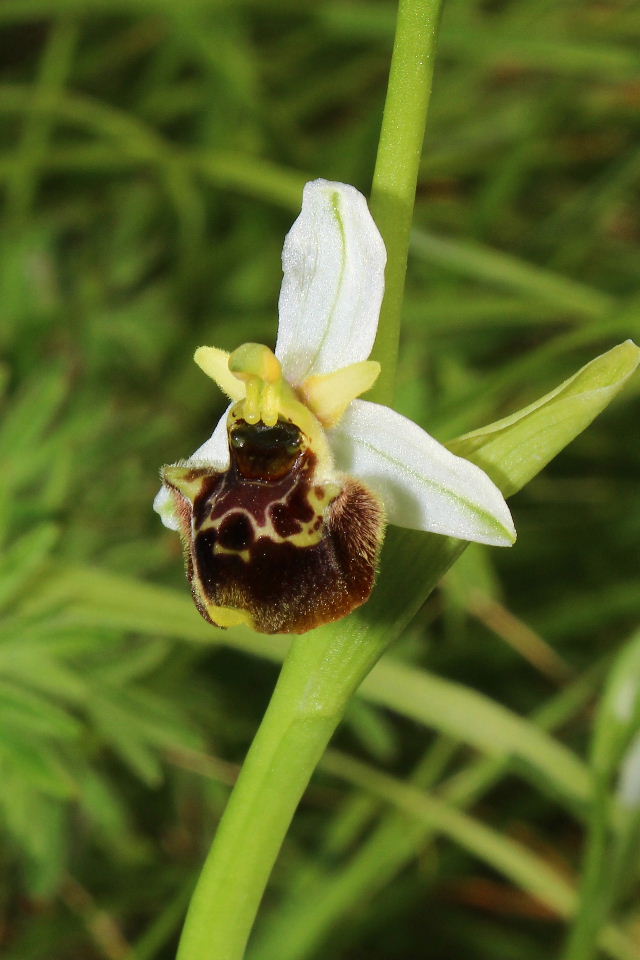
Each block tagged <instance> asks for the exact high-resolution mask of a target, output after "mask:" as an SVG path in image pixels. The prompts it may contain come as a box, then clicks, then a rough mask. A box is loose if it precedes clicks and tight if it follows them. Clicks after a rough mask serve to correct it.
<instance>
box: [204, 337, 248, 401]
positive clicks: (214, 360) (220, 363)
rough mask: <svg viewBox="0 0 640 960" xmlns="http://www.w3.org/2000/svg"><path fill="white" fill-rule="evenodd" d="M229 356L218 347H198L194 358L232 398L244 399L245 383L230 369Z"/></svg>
mask: <svg viewBox="0 0 640 960" xmlns="http://www.w3.org/2000/svg"><path fill="white" fill-rule="evenodd" d="M229 356H230V355H229V354H228V353H227V351H226V350H220V349H219V348H218V347H198V349H197V350H196V352H195V353H194V355H193V359H194V360H195V362H196V363H197V364H198V366H199V367H200V369H201V370H202V371H203V372H204V373H206V375H207V376H208V377H211V379H212V380H215V382H216V383H217V384H218V386H219V387H220V389H221V390H222V392H223V393H226V395H227V396H228V397H229V399H230V400H236V401H237V400H242V399H243V398H244V396H245V393H246V390H245V385H244V383H243V382H242V381H241V380H238V378H237V377H236V376H234V375H233V373H231V371H230V370H229Z"/></svg>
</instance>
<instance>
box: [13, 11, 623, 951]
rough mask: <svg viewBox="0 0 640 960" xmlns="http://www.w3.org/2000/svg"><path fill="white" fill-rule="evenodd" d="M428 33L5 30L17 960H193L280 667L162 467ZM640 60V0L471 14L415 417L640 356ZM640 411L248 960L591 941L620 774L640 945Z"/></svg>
mask: <svg viewBox="0 0 640 960" xmlns="http://www.w3.org/2000/svg"><path fill="white" fill-rule="evenodd" d="M394 14H395V8H394V6H393V4H390V3H387V2H378V3H347V2H346V0H340V2H324V3H313V2H303V3H295V4H294V3H288V4H287V3H278V4H276V3H275V2H268V0H256V2H246V3H245V2H239V3H233V4H231V3H225V2H220V0H217V2H214V0H190V2H184V3H182V4H169V3H167V2H165V0H114V2H111V3H109V4H107V3H103V2H99V0H83V2H82V3H80V2H73V0H55V2H54V0H4V2H3V3H2V4H1V5H0V29H1V31H2V35H3V47H4V49H5V51H6V56H4V57H3V65H2V78H1V83H0V113H1V115H2V123H1V124H0V151H1V152H0V184H1V187H2V194H3V230H2V238H1V241H0V245H1V251H0V252H1V256H0V289H1V290H2V306H1V322H0V346H1V360H0V402H1V419H0V454H1V473H0V476H1V477H2V482H1V483H0V543H1V553H0V725H1V727H2V731H1V733H2V735H1V738H0V779H1V782H2V789H1V790H0V831H1V835H2V843H1V844H0V869H1V876H2V879H1V882H0V950H1V952H2V955H3V957H5V958H7V960H45V958H46V960H50V958H55V960H85V958H87V960H94V958H108V960H125V958H126V960H152V958H157V960H169V958H171V957H172V956H173V954H174V951H175V943H176V939H177V935H178V931H179V927H180V923H181V920H182V916H183V913H184V909H185V906H186V903H187V900H188V897H189V894H190V891H191V888H192V885H193V882H194V880H195V877H196V875H197V871H198V869H199V866H200V864H201V862H202V859H203V857H204V855H205V852H206V850H207V848H208V845H209V841H210V838H211V835H212V833H213V830H214V829H215V824H216V822H217V820H218V818H219V816H220V813H221V810H222V808H223V806H224V803H225V800H226V797H227V795H228V790H229V786H230V785H231V784H232V783H233V781H234V779H235V776H236V774H237V768H238V764H239V763H240V762H241V760H242V757H243V755H244V753H245V751H246V749H247V746H248V744H249V742H250V740H251V737H252V734H253V731H254V729H255V727H256V725H257V723H258V721H259V718H260V716H261V714H262V712H263V710H264V707H265V704H266V702H267V700H268V697H269V693H270V690H271V687H272V685H273V681H274V678H275V675H276V671H275V666H274V664H273V661H277V660H278V659H279V658H280V656H281V655H282V650H283V649H284V648H283V644H282V643H281V642H280V640H278V639H277V638H261V637H257V636H251V635H249V634H244V635H243V637H242V638H241V639H238V635H236V634H235V633H234V636H233V637H232V638H231V636H230V635H228V636H225V635H224V634H220V633H217V632H215V631H213V630H212V628H210V627H208V626H207V625H206V624H205V623H204V621H201V620H200V619H199V618H198V616H197V614H196V613H195V612H194V611H193V609H192V606H191V602H190V599H189V596H188V591H187V588H186V586H185V584H184V578H183V574H182V562H181V558H180V550H179V545H178V542H177V539H176V537H175V536H174V535H172V534H171V533H170V532H169V531H166V530H164V528H162V527H161V526H160V524H159V522H158V520H157V517H156V516H155V515H154V514H152V512H151V506H150V505H151V500H152V498H153V495H154V492H155V490H156V488H157V469H158V465H159V464H161V463H163V462H170V461H172V460H175V459H178V458H180V457H182V456H184V455H185V454H187V453H189V452H190V451H191V450H193V449H195V447H197V446H198V445H199V444H200V443H201V442H202V440H203V439H204V438H205V437H206V436H208V434H209V432H210V430H211V428H212V425H213V424H214V423H215V421H216V419H217V417H218V415H219V413H220V412H221V410H222V406H223V403H222V400H221V398H220V397H219V396H217V395H216V393H215V388H213V387H212V385H211V384H210V383H209V382H208V381H207V380H206V379H205V378H204V377H203V376H202V374H201V373H200V372H199V371H198V370H197V369H196V367H195V365H194V364H193V363H192V360H191V356H192V353H193V349H194V347H195V346H196V345H198V344H200V343H215V344H216V345H218V346H221V347H224V348H227V349H229V348H233V347H235V346H236V345H237V344H238V343H240V342H242V341H244V340H258V341H263V342H266V343H271V344H272V343H273V339H274V336H275V328H276V303H277V294H278V288H279V283H280V266H279V257H280V250H281V246H282V239H283V237H284V234H285V232H286V230H287V229H288V226H289V225H290V223H291V221H292V219H293V217H294V215H295V212H296V210H297V208H298V207H299V201H300V194H301V186H302V184H303V183H304V182H305V180H307V179H311V178H313V177H316V176H324V177H327V178H334V179H339V180H344V181H348V182H351V183H354V184H355V185H356V186H358V187H359V188H361V189H362V190H364V191H367V189H368V187H369V184H370V180H371V175H372V172H373V164H374V159H375V148H376V142H377V136H378V132H379V126H380V118H381V109H382V104H383V99H384V91H385V83H386V75H387V70H388V63H389V55H390V49H391V42H392V35H393V25H394ZM639 38H640V14H639V11H638V8H637V7H634V6H633V5H632V4H628V3H624V2H620V3H611V4H608V5H602V4H596V3H593V4H585V3H582V2H574V0H569V2H567V3H565V4H562V5H559V4H556V5H551V4H543V5H540V3H533V2H532V0H517V2H515V0H514V2H512V3H484V4H482V3H480V2H479V0H449V2H448V3H447V4H446V7H445V13H444V17H443V24H442V33H441V42H440V47H439V56H438V61H437V64H436V74H435V84H434V94H433V100H432V105H431V111H430V119H429V128H428V134H427V140H426V145H425V152H424V158H423V162H422V167H421V174H420V182H419V189H418V202H417V207H416V218H415V229H414V234H413V238H412V246H411V252H410V261H409V281H408V294H407V300H406V304H405V323H404V328H403V337H402V344H401V355H400V377H399V391H398V407H399V409H400V410H401V411H402V412H403V413H405V414H407V415H408V416H411V417H412V418H413V419H415V420H417V421H418V422H419V423H421V424H422V425H423V426H425V427H426V428H427V429H429V430H430V432H432V433H434V434H435V435H436V436H437V437H438V438H440V439H442V440H450V439H451V438H453V437H454V436H456V435H457V434H460V433H463V432H466V431H470V430H474V429H475V428H478V427H480V426H481V425H482V424H484V423H487V422H489V421H492V420H496V419H498V418H500V417H504V416H507V415H508V414H509V413H511V412H512V411H514V410H517V409H519V408H520V407H522V406H524V405H526V404H528V403H530V402H532V401H533V400H535V399H536V398H537V397H539V396H540V395H541V394H543V393H545V392H546V391H547V390H550V389H551V388H552V387H554V386H555V385H556V384H557V383H558V382H559V381H561V380H563V379H565V378H566V377H568V376H569V375H570V374H572V373H573V372H574V371H575V370H576V369H577V368H578V367H579V366H580V365H581V364H582V363H584V362H586V361H587V360H588V359H589V358H590V357H592V356H593V355H595V354H596V353H600V352H602V351H603V350H605V349H606V348H608V347H610V346H611V345H613V344H614V343H615V342H618V341H620V340H623V339H625V338H626V337H629V336H631V337H634V338H635V339H636V340H637V339H639V338H640V301H639V300H638V295H637V262H638V251H637V247H638V232H637V223H636V222H635V221H634V217H633V208H634V202H637V194H638V177H639V175H640V153H639V152H638V146H637V143H638V137H637V134H638V126H639V121H638V109H637V108H638V82H637V67H638V63H637V50H636V48H637V42H638V39H639ZM639 389H640V387H639V383H638V380H637V379H636V380H635V381H634V380H632V381H630V383H629V385H628V386H627V389H626V390H625V392H624V393H623V394H622V396H621V397H620V399H618V401H617V402H616V403H615V405H614V406H613V407H612V408H611V409H609V410H607V411H606V413H605V414H604V415H603V416H602V417H601V418H600V419H598V420H597V421H596V422H595V423H594V425H593V426H591V427H590V428H589V430H588V431H587V432H586V433H585V434H584V435H582V436H581V437H580V438H579V439H578V440H577V441H576V442H575V443H574V444H573V445H572V446H571V447H570V448H569V450H568V451H566V452H565V453H563V454H562V456H561V457H560V458H559V459H558V460H557V461H555V462H554V463H552V464H551V465H550V467H549V468H547V470H546V471H545V472H544V474H542V475H541V476H540V477H539V478H537V479H536V480H534V481H533V482H532V483H531V484H530V485H529V486H528V487H527V488H526V489H525V490H524V491H523V492H522V493H520V494H518V495H517V497H515V498H514V500H513V501H512V508H513V512H514V516H515V520H516V525H517V527H518V531H519V540H518V543H517V545H516V546H515V547H514V548H513V549H512V550H509V551H499V550H493V551H490V550H487V549H484V548H481V547H477V546H473V547H471V548H469V549H468V550H467V551H466V552H465V553H464V554H463V556H462V557H461V559H460V560H459V561H458V563H457V564H456V565H455V566H454V567H453V568H452V570H451V571H450V573H449V574H448V575H447V577H446V579H445V581H444V582H443V584H442V586H441V588H440V589H439V590H438V591H437V593H436V594H435V595H433V596H432V598H431V599H430V600H429V602H428V603H427V605H426V606H425V607H424V609H423V610H422V611H421V612H420V614H419V615H418V617H417V618H416V620H415V621H414V623H413V624H412V626H411V627H410V628H409V629H408V630H407V631H406V632H405V634H404V635H403V637H402V639H401V640H400V642H399V643H398V644H397V645H396V646H395V647H394V648H393V649H392V651H391V654H390V657H389V659H388V660H387V661H383V663H382V664H381V665H380V666H379V667H378V668H376V670H375V671H374V672H373V673H372V674H371V676H370V677H369V678H368V680H367V681H366V682H365V685H364V687H363V695H362V697H360V698H358V699H357V700H356V701H355V702H354V703H353V705H352V707H351V708H350V710H349V713H348V716H347V721H346V723H345V725H344V726H343V728H342V730H341V732H340V733H339V734H338V736H337V737H336V739H335V741H334V744H333V748H332V752H331V753H330V754H328V756H327V758H326V759H325V761H324V762H323V765H322V767H321V769H320V771H319V773H318V775H317V776H316V777H315V778H314V781H313V783H312V785H311V787H310V789H309V791H308V793H307V796H306V798H305V801H304V803H303V805H302V807H301V809H300V811H299V814H298V816H297V818H296V821H295V822H294V827H293V830H292V832H291V834H290V836H289V838H288V840H287V842H286V844H285V848H284V850H283V853H282V856H281V858H280V860H279V863H278V866H277V869H276V873H275V876H274V878H273V882H272V885H271V888H270V891H269V893H268V895H267V898H266V901H265V904H264V910H263V913H262V916H261V918H260V921H259V924H258V927H257V928H256V932H255V935H254V937H253V939H252V941H251V946H250V951H249V957H250V960H318V958H320V957H326V956H331V957H336V958H344V960H358V958H360V957H362V956H367V957H370V958H373V960H415V958H416V957H417V956H420V957H425V960H450V958H451V957H455V956H464V957H465V958H469V960H502V958H504V960H513V957H514V956H517V957H518V958H522V960H528V958H531V960H536V958H539V957H540V956H541V955H542V956H545V955H549V954H550V953H553V952H557V949H558V946H559V944H560V943H561V940H562V936H563V924H564V921H563V918H565V917H566V916H568V915H569V914H570V913H571V912H572V911H573V910H574V907H575V898H576V893H575V890H576V884H577V874H578V871H579V867H580V862H581V855H582V848H583V841H584V836H585V832H584V826H583V825H584V822H585V820H586V819H588V817H589V816H592V814H589V798H590V796H591V792H592V778H591V776H590V769H589V765H590V764H591V763H593V764H595V770H596V778H595V779H596V784H597V790H596V794H597V796H598V797H600V800H602V798H603V797H604V802H603V803H600V804H599V807H598V809H600V811H601V813H602V810H603V809H604V813H603V815H602V817H601V820H602V819H603V818H604V820H605V821H606V822H609V828H608V830H609V835H608V836H607V837H606V838H605V840H606V843H605V848H606V850H607V851H608V854H607V856H609V854H610V859H608V860H607V862H608V863H613V864H614V865H615V870H614V874H615V883H614V887H615V889H614V890H613V891H612V899H613V901H614V902H613V916H612V922H611V925H610V927H609V928H607V930H606V931H605V933H604V935H603V937H602V939H601V943H602V945H603V947H604V948H605V950H606V952H607V954H608V955H610V956H614V957H619V958H623V960H632V958H636V960H637V958H638V957H640V935H639V934H638V929H639V926H640V916H639V915H638V913H637V893H638V883H637V881H638V867H639V866H640V864H639V863H638V859H639V857H638V844H637V833H638V823H637V822H636V820H635V819H634V817H633V816H632V815H631V814H630V813H629V811H628V810H622V812H620V810H619V809H616V808H615V805H614V804H613V803H612V802H611V798H612V796H613V794H614V792H615V789H616V784H617V780H618V768H619V764H620V762H621V758H622V757H623V755H624V751H625V750H626V749H627V747H628V744H629V742H630V741H631V740H632V737H633V730H634V729H635V728H634V724H637V716H633V715H632V716H631V717H630V720H629V724H628V728H627V729H625V730H624V731H623V732H620V730H619V725H620V718H619V717H618V715H617V714H616V713H615V710H613V712H612V709H611V707H610V704H611V703H615V690H616V687H615V684H620V683H621V682H622V681H621V680H620V677H621V675H623V677H625V678H626V677H628V676H631V677H632V678H633V676H634V675H635V674H634V671H638V669H639V668H638V658H637V656H630V655H629V651H633V650H634V649H635V647H627V643H628V642H629V641H630V640H631V639H632V637H633V634H634V631H636V630H637V625H638V614H639V611H640V589H639V587H638V569H637V567H638V563H637V557H638V543H639V540H640V508H639V506H638V493H637V491H638V474H639V467H640V462H639V461H640V453H639V447H638V442H637V440H638V435H637V423H638V410H639V403H638V391H639ZM636 635H637V634H636ZM636 645H637V640H636ZM625 648H626V649H625ZM623 650H625V654H624V655H625V659H624V660H623V661H621V663H622V664H623V665H624V670H622V671H621V669H620V667H618V668H616V669H614V670H613V671H611V673H610V667H611V664H612V663H613V662H614V660H615V658H616V656H617V655H618V654H619V652H620V651H623ZM609 673H610V680H609V684H608V687H607V690H608V693H607V696H605V697H604V699H603V700H602V705H601V707H600V709H599V710H598V711H595V710H594V708H595V707H596V705H597V704H598V701H599V700H600V697H601V692H602V689H603V686H604V685H605V683H606V677H607V676H608V675H609ZM612 690H613V693H612V692H611V691H612ZM631 713H632V714H633V711H631ZM636 713H637V711H636ZM612 716H613V719H612ZM594 717H597V724H596V725H597V730H598V736H597V737H596V741H595V748H594V750H593V751H592V750H591V747H590V742H591V738H592V730H593V728H594V722H595V721H594ZM616 724H617V726H616ZM609 742H611V743H612V744H614V745H613V746H612V747H611V748H608V747H607V744H608V743H609ZM602 744H604V745H605V748H603V747H602ZM603 756H604V757H605V758H606V757H607V756H610V757H615V764H614V763H613V760H612V761H611V762H610V763H609V764H607V762H604V761H603V759H602V757H603ZM612 764H613V765H612ZM425 791H426V792H425ZM592 834H593V830H592ZM606 844H608V846H607V845H606ZM600 860H602V855H601V857H600ZM592 892H593V891H592Z"/></svg>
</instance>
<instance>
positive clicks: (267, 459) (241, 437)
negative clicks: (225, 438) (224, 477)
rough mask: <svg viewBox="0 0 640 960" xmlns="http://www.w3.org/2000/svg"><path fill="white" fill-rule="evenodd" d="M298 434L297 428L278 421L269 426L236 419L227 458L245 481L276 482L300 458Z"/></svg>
mask: <svg viewBox="0 0 640 960" xmlns="http://www.w3.org/2000/svg"><path fill="white" fill-rule="evenodd" d="M301 447H302V434H301V432H300V430H299V429H298V427H296V425H295V424H293V423H288V422H287V421H285V420H279V421H278V423H276V424H275V425H274V426H273V427H268V426H267V425H266V424H264V423H262V421H259V422H258V423H254V424H249V423H247V422H246V421H245V420H238V422H237V423H236V424H235V425H234V426H233V427H232V429H231V430H230V432H229V448H230V450H231V459H232V461H233V463H234V465H235V467H236V468H237V470H238V471H239V473H240V474H241V475H242V476H243V477H244V478H245V479H247V480H263V481H269V480H278V479H279V478H280V477H283V476H284V475H285V474H287V473H289V471H290V470H292V469H293V467H294V466H295V464H296V461H297V460H298V458H299V457H300V453H301Z"/></svg>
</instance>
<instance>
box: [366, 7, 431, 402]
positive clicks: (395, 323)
mask: <svg viewBox="0 0 640 960" xmlns="http://www.w3.org/2000/svg"><path fill="white" fill-rule="evenodd" d="M441 4H442V0H400V4H399V7H398V19H397V25H396V36H395V41H394V46H393V56H392V58H391V69H390V73H389V85H388V88H387V99H386V102H385V107H384V116H383V120H382V129H381V131H380V141H379V145H378V156H377V158H376V166H375V171H374V174H373V187H372V191H371V212H372V214H373V217H374V219H375V221H376V223H377V225H378V229H379V230H380V233H381V234H382V238H383V240H384V242H385V245H386V248H387V257H388V259H387V269H386V274H385V283H386V290H385V297H384V302H383V304H382V311H381V314H380V323H379V326H378V336H377V338H376V342H375V346H374V348H373V353H372V354H371V359H372V360H378V361H379V362H380V363H381V364H382V371H381V373H380V377H379V378H378V381H377V383H376V385H375V387H374V389H373V390H372V391H371V392H370V393H369V394H368V396H367V399H372V400H376V401H377V402H378V403H390V402H391V401H392V399H393V391H394V385H395V374H396V366H397V360H398V342H399V336H400V318H401V314H402V300H403V296H404V281H405V274H406V271H407V253H408V249H409V235H410V232H411V221H412V219H413V205H414V201H415V194H416V184H417V181H418V170H419V166H420V157H421V154H422V143H423V140H424V131H425V126H426V122H427V111H428V107H429V99H430V97H431V80H432V77H433V65H434V60H435V51H436V39H437V32H438V22H439V18H440V7H441Z"/></svg>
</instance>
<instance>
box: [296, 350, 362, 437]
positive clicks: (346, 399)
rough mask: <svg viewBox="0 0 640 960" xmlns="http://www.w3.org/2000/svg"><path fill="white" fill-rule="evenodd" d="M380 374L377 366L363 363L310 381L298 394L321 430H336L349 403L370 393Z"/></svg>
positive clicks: (312, 378) (306, 381) (306, 382)
mask: <svg viewBox="0 0 640 960" xmlns="http://www.w3.org/2000/svg"><path fill="white" fill-rule="evenodd" d="M379 373H380V364H379V363H377V362H376V361H375V360H363V361H362V362H361V363H352V364H351V365H350V366H349V367H342V368H341V369H340V370H334V371H333V373H327V374H325V375H324V376H317V377H309V379H308V380H305V382H304V383H303V384H302V387H301V388H300V393H301V394H302V398H303V400H304V402H305V403H306V404H307V406H308V407H310V409H311V410H313V412H314V413H315V415H316V417H317V418H318V420H319V421H320V423H322V425H323V426H325V427H335V425H336V424H337V423H339V421H340V419H341V417H342V415H343V413H344V412H345V410H346V409H347V407H348V406H349V404H350V403H351V401H352V400H355V398H356V397H359V396H360V394H361V393H365V392H366V391H367V390H370V389H371V387H372V386H373V385H374V383H375V382H376V380H377V379H378V374H379Z"/></svg>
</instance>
